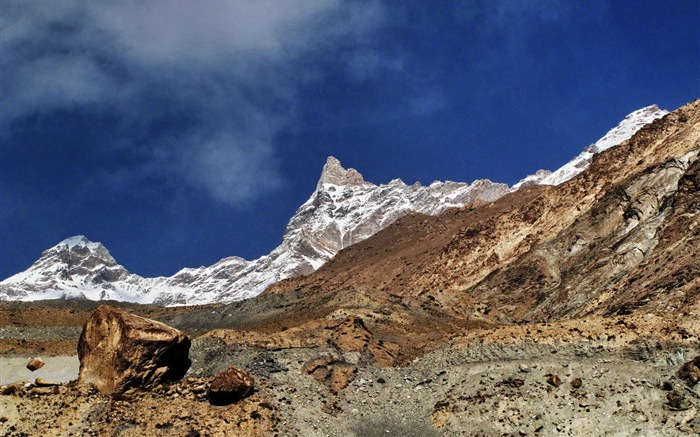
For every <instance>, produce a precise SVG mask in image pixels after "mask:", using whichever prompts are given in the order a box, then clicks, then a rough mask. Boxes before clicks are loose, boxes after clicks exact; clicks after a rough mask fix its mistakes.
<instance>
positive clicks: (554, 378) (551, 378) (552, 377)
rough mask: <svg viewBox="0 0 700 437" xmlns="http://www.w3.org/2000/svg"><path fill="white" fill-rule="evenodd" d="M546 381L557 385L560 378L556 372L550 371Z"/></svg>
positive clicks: (559, 382) (559, 383)
mask: <svg viewBox="0 0 700 437" xmlns="http://www.w3.org/2000/svg"><path fill="white" fill-rule="evenodd" d="M547 383H548V384H550V385H553V386H554V387H559V386H560V385H561V378H559V375H557V374H556V373H552V374H551V375H549V378H547Z"/></svg>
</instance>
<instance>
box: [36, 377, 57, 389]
mask: <svg viewBox="0 0 700 437" xmlns="http://www.w3.org/2000/svg"><path fill="white" fill-rule="evenodd" d="M34 385H36V386H37V387H53V386H54V385H58V383H56V382H51V381H47V380H45V379H43V378H36V379H35V380H34Z"/></svg>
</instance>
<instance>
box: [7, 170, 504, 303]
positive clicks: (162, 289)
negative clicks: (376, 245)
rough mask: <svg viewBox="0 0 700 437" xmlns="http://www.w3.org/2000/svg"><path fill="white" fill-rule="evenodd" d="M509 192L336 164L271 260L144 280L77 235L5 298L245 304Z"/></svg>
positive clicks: (15, 282)
mask: <svg viewBox="0 0 700 437" xmlns="http://www.w3.org/2000/svg"><path fill="white" fill-rule="evenodd" d="M507 192H508V186H507V185H505V184H497V183H492V182H491V181H488V180H478V181H475V182H474V183H473V184H471V185H469V184H466V183H459V182H449V181H448V182H433V183H432V184H430V185H429V186H422V185H420V184H414V185H410V186H409V185H406V184H404V183H403V182H402V181H401V180H398V179H396V180H393V181H391V182H390V183H388V184H385V185H374V184H372V183H370V182H366V181H365V180H364V179H363V178H362V176H361V175H360V174H359V173H358V172H357V171H356V170H354V169H345V168H343V167H342V165H341V164H340V162H339V161H338V160H337V159H335V158H333V157H329V158H328V160H327V162H326V164H325V166H324V168H323V171H322V173H321V178H320V179H319V182H318V185H317V187H316V190H315V191H314V193H313V194H312V195H311V197H310V198H309V200H308V201H306V202H305V203H304V204H303V205H302V206H301V207H300V208H299V209H298V210H297V212H296V213H295V214H294V216H293V217H292V219H291V220H290V221H289V224H288V225H287V229H286V230H285V233H284V236H283V237H282V244H281V245H280V246H278V247H277V248H276V249H274V250H273V251H272V252H271V253H270V254H268V255H265V256H263V257H261V258H258V259H256V260H254V261H247V260H244V259H242V258H239V257H230V258H225V259H223V260H221V261H219V262H217V263H216V264H214V265H212V266H209V267H200V268H196V269H192V268H185V269H183V270H181V271H179V272H178V273H176V274H175V275H173V276H172V277H159V278H143V277H140V276H138V275H135V274H132V273H129V272H128V271H127V270H126V269H125V268H124V267H122V266H120V265H118V264H117V262H116V261H115V260H114V258H112V256H111V255H110V254H109V252H108V251H107V249H106V248H105V247H104V246H102V245H101V244H99V243H93V242H90V241H89V240H87V239H86V238H85V237H83V236H77V237H71V238H68V239H66V240H64V241H62V242H61V243H59V244H58V245H56V246H54V247H53V248H51V249H48V250H46V251H45V252H44V253H42V255H41V257H40V259H39V260H38V261H36V262H35V263H34V264H33V265H32V266H31V267H30V268H29V269H27V270H26V271H24V272H21V273H18V274H16V275H14V276H12V277H10V278H7V279H5V280H4V281H2V282H1V283H0V299H7V300H42V299H56V298H87V299H91V300H108V299H111V300H119V301H129V302H140V303H157V304H161V305H184V304H189V305H192V304H202V303H211V302H228V301H234V300H239V299H246V298H250V297H253V296H256V295H257V294H259V293H260V292H262V291H263V290H264V289H265V288H266V287H267V286H269V285H270V284H272V283H274V282H277V281H279V280H281V279H284V278H288V277H291V276H295V275H299V274H308V273H311V272H313V271H314V270H315V269H317V268H318V267H320V266H321V265H322V264H323V263H324V262H326V261H327V260H329V259H330V258H331V257H332V256H333V255H334V254H335V253H336V252H337V251H338V250H340V249H342V248H344V247H347V246H349V245H352V244H354V243H356V242H358V241H362V240H363V239H365V238H367V237H369V236H370V235H372V234H374V233H375V232H377V231H378V230H380V229H383V228H385V227H386V226H388V225H389V224H391V223H393V222H394V221H395V220H397V219H398V218H401V217H403V216H405V215H406V214H408V213H411V212H421V213H424V214H429V215H437V214H440V213H442V212H443V211H445V210H447V209H448V208H452V207H458V206H464V205H472V204H478V203H484V202H490V201H493V200H495V199H497V198H499V197H501V196H503V195H504V194H506V193H507Z"/></svg>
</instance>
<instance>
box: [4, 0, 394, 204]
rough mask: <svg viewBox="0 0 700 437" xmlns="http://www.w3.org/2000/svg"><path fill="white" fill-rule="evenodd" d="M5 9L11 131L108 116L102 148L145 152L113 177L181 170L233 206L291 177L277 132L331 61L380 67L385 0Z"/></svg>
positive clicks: (7, 132) (127, 0) (39, 4)
mask: <svg viewBox="0 0 700 437" xmlns="http://www.w3.org/2000/svg"><path fill="white" fill-rule="evenodd" d="M0 16H1V18H0V30H1V34H2V39H1V42H0V44H1V45H0V50H1V51H2V54H3V56H2V59H1V60H0V62H1V63H2V65H1V68H2V73H3V74H2V83H1V84H0V87H1V89H0V90H1V91H2V95H3V111H2V116H1V120H0V121H1V122H2V127H3V136H5V139H8V138H9V139H10V140H11V139H12V135H13V127H14V126H16V125H17V124H21V123H24V122H26V121H27V120H29V119H31V118H32V117H35V116H36V115H37V114H42V115H43V116H45V117H50V116H51V115H52V114H56V113H57V112H60V111H78V112H82V113H87V114H90V115H91V116H95V117H97V116H107V115H109V116H110V117H113V118H114V119H115V120H117V124H118V125H119V129H117V128H116V127H115V130H114V131H113V132H110V133H109V134H110V135H111V136H110V137H109V138H107V137H106V138H105V142H104V144H99V145H95V147H101V148H103V149H104V153H105V154H106V157H107V158H109V157H111V155H109V154H110V153H112V154H114V153H117V152H116V151H118V153H121V154H124V153H127V154H131V155H132V157H136V158H138V160H137V161H138V163H133V161H134V160H133V159H132V160H131V162H132V164H131V169H130V170H125V169H124V168H123V167H119V166H116V165H115V169H114V177H119V178H125V179H128V178H133V181H132V182H133V184H137V183H139V182H140V181H142V180H144V179H146V178H149V179H152V178H153V177H155V178H156V179H157V178H161V179H163V178H173V177H174V178H177V179H178V180H179V181H181V182H182V183H185V184H189V185H191V186H193V187H195V188H198V189H201V190H204V191H205V192H206V193H208V194H209V195H210V196H212V197H214V198H216V199H219V200H221V201H224V202H227V203H230V204H237V203H239V202H242V201H244V200H246V199H250V198H254V197H256V196H258V195H260V194H261V193H262V192H264V191H265V190H269V189H273V188H275V187H276V186H278V185H279V183H280V177H279V175H278V174H277V172H276V170H275V169H276V164H275V136H276V134H277V133H278V132H279V131H280V129H282V128H284V127H285V126H288V125H289V124H290V123H293V121H294V117H295V113H294V110H295V106H296V100H297V99H298V98H299V96H298V90H299V88H300V86H301V85H303V84H304V83H306V82H309V81H314V80H320V79H322V78H323V74H324V70H323V68H324V63H326V62H335V57H336V55H337V56H340V57H343V58H348V59H355V60H356V61H355V62H354V63H348V64H347V65H346V68H347V69H349V70H352V71H351V74H358V75H360V76H361V75H368V74H376V73H377V72H378V70H379V69H380V68H381V65H379V64H380V61H379V60H378V54H377V52H376V51H375V50H374V49H373V48H372V47H371V37H372V33H373V32H374V31H375V30H376V29H377V28H378V27H379V26H380V25H381V23H382V22H383V20H384V16H383V9H382V7H381V6H380V5H379V4H378V3H376V2H341V1H337V0H329V1H311V0H299V1H295V0H287V1H280V2H273V1H269V2H268V1H206V2H189V1H182V2H174V1H169V0H149V1H135V0H122V1H109V2H84V1H79V0H75V1H71V0H63V1H61V2H55V1H49V0H47V1H31V2H24V1H12V0H7V1H3V3H2V14H0ZM363 59H364V60H363ZM363 63H364V64H366V65H364V66H363V65H362V64H363ZM6 143H7V144H10V145H12V144H14V142H13V141H7V142H6ZM118 167H119V168H118ZM129 185H130V184H129V183H123V184H114V186H115V187H121V186H129Z"/></svg>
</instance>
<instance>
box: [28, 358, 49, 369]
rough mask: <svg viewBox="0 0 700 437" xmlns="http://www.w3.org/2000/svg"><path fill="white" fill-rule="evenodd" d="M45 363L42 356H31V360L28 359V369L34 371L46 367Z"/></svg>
mask: <svg viewBox="0 0 700 437" xmlns="http://www.w3.org/2000/svg"><path fill="white" fill-rule="evenodd" d="M44 364H45V363H44V362H43V361H42V360H41V358H31V359H30V360H29V361H27V369H29V370H31V371H32V372H33V371H35V370H37V369H41V368H42V367H44Z"/></svg>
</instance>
